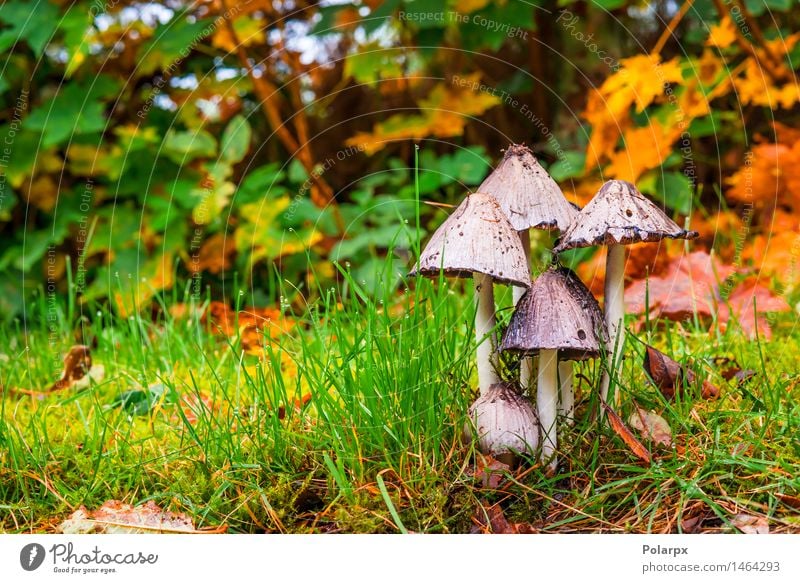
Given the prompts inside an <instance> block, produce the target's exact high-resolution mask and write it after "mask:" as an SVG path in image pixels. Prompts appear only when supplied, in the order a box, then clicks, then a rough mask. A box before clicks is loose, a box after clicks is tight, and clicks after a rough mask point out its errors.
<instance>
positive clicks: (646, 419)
mask: <svg viewBox="0 0 800 583" xmlns="http://www.w3.org/2000/svg"><path fill="white" fill-rule="evenodd" d="M628 425H630V426H631V427H633V428H634V429H635V430H636V431H638V432H639V433H641V434H642V435H643V436H645V437H646V438H647V439H650V440H651V441H654V442H655V443H657V444H659V445H663V446H664V447H671V446H672V429H671V428H670V426H669V423H667V422H666V420H665V419H664V418H663V417H661V416H660V415H657V414H656V413H654V412H653V411H647V410H645V409H642V408H641V407H639V406H638V405H636V409H635V411H634V412H633V413H631V416H630V417H629V418H628Z"/></svg>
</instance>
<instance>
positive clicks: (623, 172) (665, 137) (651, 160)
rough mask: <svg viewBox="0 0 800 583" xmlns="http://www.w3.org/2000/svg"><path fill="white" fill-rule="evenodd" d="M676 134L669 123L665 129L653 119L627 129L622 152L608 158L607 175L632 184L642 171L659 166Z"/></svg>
mask: <svg viewBox="0 0 800 583" xmlns="http://www.w3.org/2000/svg"><path fill="white" fill-rule="evenodd" d="M680 133H681V129H680V126H679V125H678V124H675V123H669V124H668V127H665V126H663V125H661V124H660V123H659V122H657V121H655V120H653V121H652V122H651V123H650V125H648V126H645V127H639V128H632V129H630V130H628V131H627V132H625V147H624V149H622V150H620V151H617V152H615V153H614V154H613V155H612V156H611V164H610V165H609V166H608V168H607V169H606V170H607V172H608V175H609V176H612V177H614V178H618V179H620V180H627V181H629V182H636V181H637V180H638V179H639V177H640V176H641V175H642V174H643V173H644V172H646V171H647V170H650V169H651V168H656V167H658V166H660V165H661V163H662V162H663V161H664V159H665V158H666V157H667V156H669V154H670V151H671V146H672V142H674V141H675V140H676V139H677V138H678V136H679V135H680Z"/></svg>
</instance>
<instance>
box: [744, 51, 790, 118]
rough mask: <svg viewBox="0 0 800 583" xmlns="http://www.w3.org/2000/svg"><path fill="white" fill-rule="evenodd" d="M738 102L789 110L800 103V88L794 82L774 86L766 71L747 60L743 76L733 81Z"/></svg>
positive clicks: (752, 60) (750, 59)
mask: <svg viewBox="0 0 800 583" xmlns="http://www.w3.org/2000/svg"><path fill="white" fill-rule="evenodd" d="M733 84H734V86H735V87H736V91H737V94H738V96H739V100H740V101H741V102H742V103H744V104H746V105H761V106H766V107H769V108H770V109H789V108H790V107H792V106H793V105H795V104H796V103H798V102H799V101H800V87H798V84H797V82H796V81H795V80H793V79H792V80H789V81H788V82H787V83H785V84H783V85H781V86H776V85H775V84H774V82H773V80H772V78H771V77H770V76H769V74H768V73H767V71H766V70H764V69H763V68H762V67H761V66H760V65H759V64H758V63H757V62H756V61H755V60H754V59H753V58H749V59H748V60H747V62H746V65H745V68H744V74H743V75H741V76H738V77H736V78H735V79H734V80H733Z"/></svg>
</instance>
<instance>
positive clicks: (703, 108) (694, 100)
mask: <svg viewBox="0 0 800 583" xmlns="http://www.w3.org/2000/svg"><path fill="white" fill-rule="evenodd" d="M677 105H678V110H679V111H680V112H681V113H682V114H683V116H684V118H689V120H692V119H694V118H696V117H703V116H704V115H708V114H709V113H711V106H710V104H709V98H708V96H706V95H705V94H704V93H703V92H702V91H700V89H699V88H698V82H697V81H696V80H692V81H688V82H687V83H686V85H685V87H684V90H683V91H682V92H681V93H680V95H679V96H678V101H677Z"/></svg>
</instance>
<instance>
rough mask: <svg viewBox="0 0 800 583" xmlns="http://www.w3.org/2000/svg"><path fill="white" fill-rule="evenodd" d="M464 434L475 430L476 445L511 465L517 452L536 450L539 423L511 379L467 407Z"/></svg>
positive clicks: (466, 434) (470, 434) (492, 388)
mask: <svg viewBox="0 0 800 583" xmlns="http://www.w3.org/2000/svg"><path fill="white" fill-rule="evenodd" d="M469 416H470V421H469V422H468V424H467V425H466V427H464V434H465V436H466V437H468V438H469V437H471V436H472V428H473V426H474V428H475V430H476V431H477V434H478V448H479V449H480V450H481V451H482V452H483V453H486V454H489V455H491V456H493V457H495V458H497V459H498V460H500V461H501V462H503V463H505V464H507V465H509V466H511V465H513V464H514V458H515V456H516V454H517V453H525V452H530V453H533V452H535V451H536V448H537V447H538V445H539V424H538V423H537V421H536V415H535V414H534V413H533V409H532V408H531V404H530V403H529V402H528V401H527V399H525V397H523V396H522V395H521V394H520V393H519V391H517V388H516V387H515V386H514V385H512V384H511V383H496V384H494V385H492V386H491V387H490V388H489V390H488V391H487V392H486V394H484V395H481V396H480V397H479V398H478V400H477V401H475V402H474V403H473V404H472V406H471V407H470V408H469Z"/></svg>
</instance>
